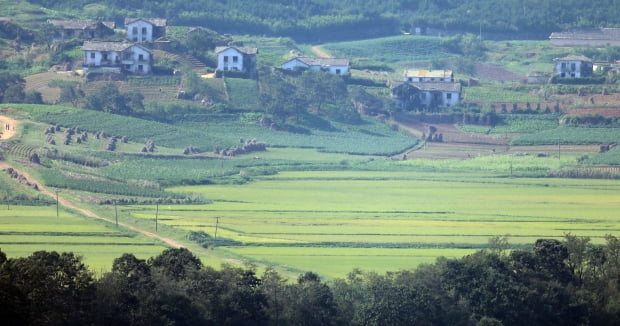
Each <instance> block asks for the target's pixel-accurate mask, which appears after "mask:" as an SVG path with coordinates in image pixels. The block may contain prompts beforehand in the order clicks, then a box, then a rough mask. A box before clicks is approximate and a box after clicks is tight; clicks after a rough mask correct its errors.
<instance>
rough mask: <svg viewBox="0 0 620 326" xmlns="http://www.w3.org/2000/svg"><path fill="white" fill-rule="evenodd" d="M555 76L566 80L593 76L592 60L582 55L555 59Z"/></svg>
mask: <svg viewBox="0 0 620 326" xmlns="http://www.w3.org/2000/svg"><path fill="white" fill-rule="evenodd" d="M553 63H554V66H555V74H556V75H558V76H560V77H566V78H569V77H570V78H582V77H588V76H592V72H593V63H592V59H590V58H588V57H585V56H582V55H568V56H565V57H562V58H555V59H553Z"/></svg>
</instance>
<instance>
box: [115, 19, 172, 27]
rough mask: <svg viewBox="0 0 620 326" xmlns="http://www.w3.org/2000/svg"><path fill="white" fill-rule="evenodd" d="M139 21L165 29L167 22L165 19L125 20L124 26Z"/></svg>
mask: <svg viewBox="0 0 620 326" xmlns="http://www.w3.org/2000/svg"><path fill="white" fill-rule="evenodd" d="M139 20H142V21H145V22H147V23H149V24H151V25H153V26H156V27H166V25H167V24H168V20H167V19H165V18H125V26H127V25H129V24H131V23H135V22H137V21H139Z"/></svg>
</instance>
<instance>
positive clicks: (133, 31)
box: [131, 26, 138, 35]
mask: <svg viewBox="0 0 620 326" xmlns="http://www.w3.org/2000/svg"><path fill="white" fill-rule="evenodd" d="M131 34H133V35H136V34H138V27H136V26H134V27H133V28H132V29H131Z"/></svg>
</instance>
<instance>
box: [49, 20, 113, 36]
mask: <svg viewBox="0 0 620 326" xmlns="http://www.w3.org/2000/svg"><path fill="white" fill-rule="evenodd" d="M47 22H48V23H49V24H50V25H52V26H53V27H54V29H55V30H54V32H53V33H52V41H53V42H58V41H63V40H68V39H72V38H76V39H82V40H92V39H95V38H103V37H106V36H109V35H114V28H115V27H116V24H115V23H114V22H113V21H98V20H52V19H50V20H48V21H47Z"/></svg>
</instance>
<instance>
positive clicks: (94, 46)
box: [82, 41, 151, 53]
mask: <svg viewBox="0 0 620 326" xmlns="http://www.w3.org/2000/svg"><path fill="white" fill-rule="evenodd" d="M133 46H137V47H140V48H141V49H143V50H145V51H147V52H149V53H150V52H151V50H149V49H148V48H145V47H143V46H141V45H139V44H135V43H127V42H96V41H84V45H83V46H82V50H83V51H117V52H120V51H125V50H127V49H129V48H130V47H133Z"/></svg>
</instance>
